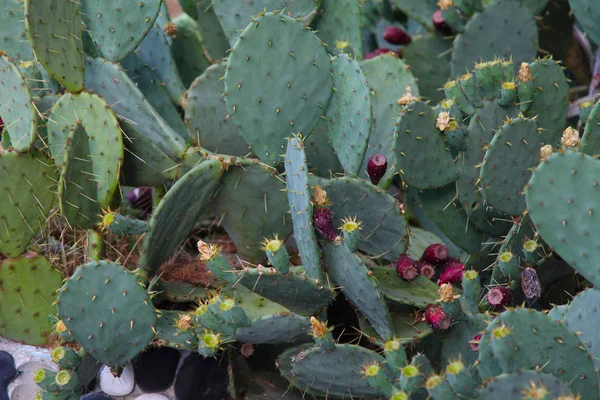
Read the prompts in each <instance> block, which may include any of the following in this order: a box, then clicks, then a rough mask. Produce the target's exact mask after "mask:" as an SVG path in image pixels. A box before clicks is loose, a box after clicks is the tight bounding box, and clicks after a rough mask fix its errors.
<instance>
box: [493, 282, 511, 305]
mask: <svg viewBox="0 0 600 400" xmlns="http://www.w3.org/2000/svg"><path fill="white" fill-rule="evenodd" d="M512 297H513V296H512V290H511V289H510V288H509V287H506V286H494V287H493V288H491V289H490V291H489V292H488V294H487V299H488V303H490V305H492V306H494V307H495V308H497V309H503V308H504V306H507V305H509V304H510V302H511V301H512Z"/></svg>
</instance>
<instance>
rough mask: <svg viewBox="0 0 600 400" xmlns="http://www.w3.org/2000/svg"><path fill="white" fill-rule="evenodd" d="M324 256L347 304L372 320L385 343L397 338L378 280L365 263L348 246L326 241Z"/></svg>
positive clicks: (371, 322)
mask: <svg viewBox="0 0 600 400" xmlns="http://www.w3.org/2000/svg"><path fill="white" fill-rule="evenodd" d="M322 245H323V256H324V258H325V262H326V264H327V272H328V273H329V275H330V276H331V278H332V279H333V280H334V281H335V282H336V283H337V284H338V285H339V286H340V287H341V290H342V292H343V293H344V295H345V296H346V298H348V300H349V301H350V302H351V303H352V304H354V305H355V306H356V307H357V308H358V310H359V311H360V312H361V313H362V314H363V315H364V316H365V317H367V319H368V320H369V323H370V324H371V326H372V327H373V329H375V330H376V331H377V333H378V334H379V335H380V336H381V337H382V338H383V339H385V340H388V339H391V338H392V336H393V335H394V331H393V328H392V318H391V316H390V313H389V311H388V309H387V305H386V304H385V300H384V299H383V296H382V295H381V294H380V293H379V287H378V284H377V280H376V279H373V278H372V277H371V276H370V271H369V269H368V268H367V267H366V265H365V263H364V262H363V261H362V260H361V259H360V258H359V257H358V256H357V255H356V254H354V253H352V252H351V251H350V250H349V249H348V247H347V246H346V244H345V243H334V242H331V241H323V243H322Z"/></svg>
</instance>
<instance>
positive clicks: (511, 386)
mask: <svg viewBox="0 0 600 400" xmlns="http://www.w3.org/2000/svg"><path fill="white" fill-rule="evenodd" d="M542 388H543V389H544V393H545V396H553V397H552V398H558V396H569V395H572V393H571V391H570V390H569V386H568V385H567V384H566V383H564V382H561V381H560V380H558V379H556V378H555V377H554V376H552V375H548V374H545V373H542V372H537V371H517V372H513V373H511V374H502V375H498V376H496V377H494V378H493V379H492V380H491V381H490V382H488V383H487V384H486V385H485V386H483V387H481V389H479V396H478V397H477V399H478V400H505V399H513V398H515V397H514V396H515V394H517V393H518V394H520V395H522V396H523V397H521V398H522V399H526V398H531V399H534V398H535V397H533V396H536V393H540V390H542ZM536 389H537V391H536ZM527 393H530V394H531V397H526V394H527ZM564 398H567V397H564ZM572 398H574V397H572Z"/></svg>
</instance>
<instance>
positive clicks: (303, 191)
mask: <svg viewBox="0 0 600 400" xmlns="http://www.w3.org/2000/svg"><path fill="white" fill-rule="evenodd" d="M284 167H285V184H286V192H287V197H288V202H289V205H290V214H291V216H292V222H293V225H294V239H295V241H296V244H297V246H298V251H299V253H300V258H301V259H302V265H303V266H304V269H305V270H306V273H307V275H308V276H309V277H310V278H313V279H320V280H323V272H322V270H321V252H320V250H319V244H318V243H317V235H316V234H315V230H314V229H313V224H312V219H313V205H312V201H311V200H312V199H311V196H310V188H309V186H308V168H307V166H306V156H305V153H304V144H303V143H302V140H301V139H299V138H292V139H290V140H289V141H288V145H287V152H286V155H285V161H284Z"/></svg>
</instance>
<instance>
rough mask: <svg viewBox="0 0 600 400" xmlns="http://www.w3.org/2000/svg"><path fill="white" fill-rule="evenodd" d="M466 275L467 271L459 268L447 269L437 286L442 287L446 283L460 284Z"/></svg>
mask: <svg viewBox="0 0 600 400" xmlns="http://www.w3.org/2000/svg"><path fill="white" fill-rule="evenodd" d="M463 268H464V267H463ZM464 273H465V271H464V270H463V269H462V268H459V267H454V268H446V269H445V270H444V272H442V274H441V275H440V279H438V282H437V284H438V285H439V286H442V285H443V284H444V283H450V284H454V283H456V282H460V281H461V280H462V277H463V274H464Z"/></svg>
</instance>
